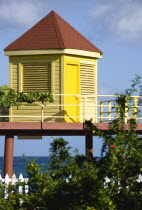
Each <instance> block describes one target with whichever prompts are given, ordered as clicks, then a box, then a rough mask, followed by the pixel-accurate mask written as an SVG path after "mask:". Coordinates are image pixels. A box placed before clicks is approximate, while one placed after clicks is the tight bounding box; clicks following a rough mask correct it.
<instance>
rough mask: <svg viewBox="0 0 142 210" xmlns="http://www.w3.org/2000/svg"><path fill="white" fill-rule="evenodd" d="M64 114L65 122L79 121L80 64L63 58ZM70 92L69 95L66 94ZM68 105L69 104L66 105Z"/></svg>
mask: <svg viewBox="0 0 142 210" xmlns="http://www.w3.org/2000/svg"><path fill="white" fill-rule="evenodd" d="M64 94H67V95H65V96H64V105H67V106H64V115H65V116H66V117H65V121H66V122H79V121H80V106H79V105H80V98H79V97H77V96H76V95H79V94H80V66H79V62H78V61H74V60H65V68H64ZM68 94H71V95H68ZM68 105H70V106H68Z"/></svg>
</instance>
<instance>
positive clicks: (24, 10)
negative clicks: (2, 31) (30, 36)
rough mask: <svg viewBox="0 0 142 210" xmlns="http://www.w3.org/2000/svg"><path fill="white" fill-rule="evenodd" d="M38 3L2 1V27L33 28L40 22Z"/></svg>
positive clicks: (0, 14) (0, 7) (0, 15)
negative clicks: (32, 26)
mask: <svg viewBox="0 0 142 210" xmlns="http://www.w3.org/2000/svg"><path fill="white" fill-rule="evenodd" d="M38 6H39V3H37V2H36V1H30V0H29V1H20V0H19V1H17V0H7V1H0V25H5V26H6V25H8V26H9V25H10V26H20V25H21V26H22V27H23V26H31V25H33V24H34V23H35V22H36V21H38V20H39V8H38Z"/></svg>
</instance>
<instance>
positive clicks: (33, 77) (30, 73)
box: [23, 63, 51, 92]
mask: <svg viewBox="0 0 142 210" xmlns="http://www.w3.org/2000/svg"><path fill="white" fill-rule="evenodd" d="M33 91H38V92H46V91H51V63H36V64H35V63H34V64H31V63H30V64H23V92H33Z"/></svg>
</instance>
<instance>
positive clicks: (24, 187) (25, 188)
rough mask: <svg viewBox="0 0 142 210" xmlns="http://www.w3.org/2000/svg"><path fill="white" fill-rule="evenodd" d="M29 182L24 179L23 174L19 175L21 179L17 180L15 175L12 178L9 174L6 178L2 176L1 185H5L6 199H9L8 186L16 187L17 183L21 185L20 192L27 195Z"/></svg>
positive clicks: (0, 177)
mask: <svg viewBox="0 0 142 210" xmlns="http://www.w3.org/2000/svg"><path fill="white" fill-rule="evenodd" d="M28 180H29V179H28V178H23V175H22V174H20V175H19V178H17V177H16V175H15V174H13V176H12V178H9V176H8V174H6V176H5V178H2V176H1V174H0V183H1V184H4V185H5V189H4V198H8V185H9V184H12V185H15V184H16V183H17V182H18V183H21V186H20V184H19V187H18V192H19V193H21V194H23V193H25V194H27V193H28V192H29V186H28ZM23 183H24V185H23Z"/></svg>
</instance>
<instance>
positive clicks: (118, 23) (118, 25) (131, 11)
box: [92, 0, 142, 42]
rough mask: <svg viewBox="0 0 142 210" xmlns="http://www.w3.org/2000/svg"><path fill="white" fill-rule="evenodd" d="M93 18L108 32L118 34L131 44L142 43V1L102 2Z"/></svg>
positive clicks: (103, 0)
mask: <svg viewBox="0 0 142 210" xmlns="http://www.w3.org/2000/svg"><path fill="white" fill-rule="evenodd" d="M92 17H93V18H94V20H96V21H97V23H98V24H99V21H100V23H101V24H103V25H104V28H105V30H106V32H109V33H112V34H114V33H115V34H117V35H118V36H119V38H121V39H123V40H125V41H129V42H135V41H136V42H139V41H142V1H140V0H135V1H134V0H133V1H132V0H125V1H122V0H117V1H107V3H106V0H102V1H101V4H100V3H99V4H97V5H96V6H95V9H94V11H93V14H92Z"/></svg>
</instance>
